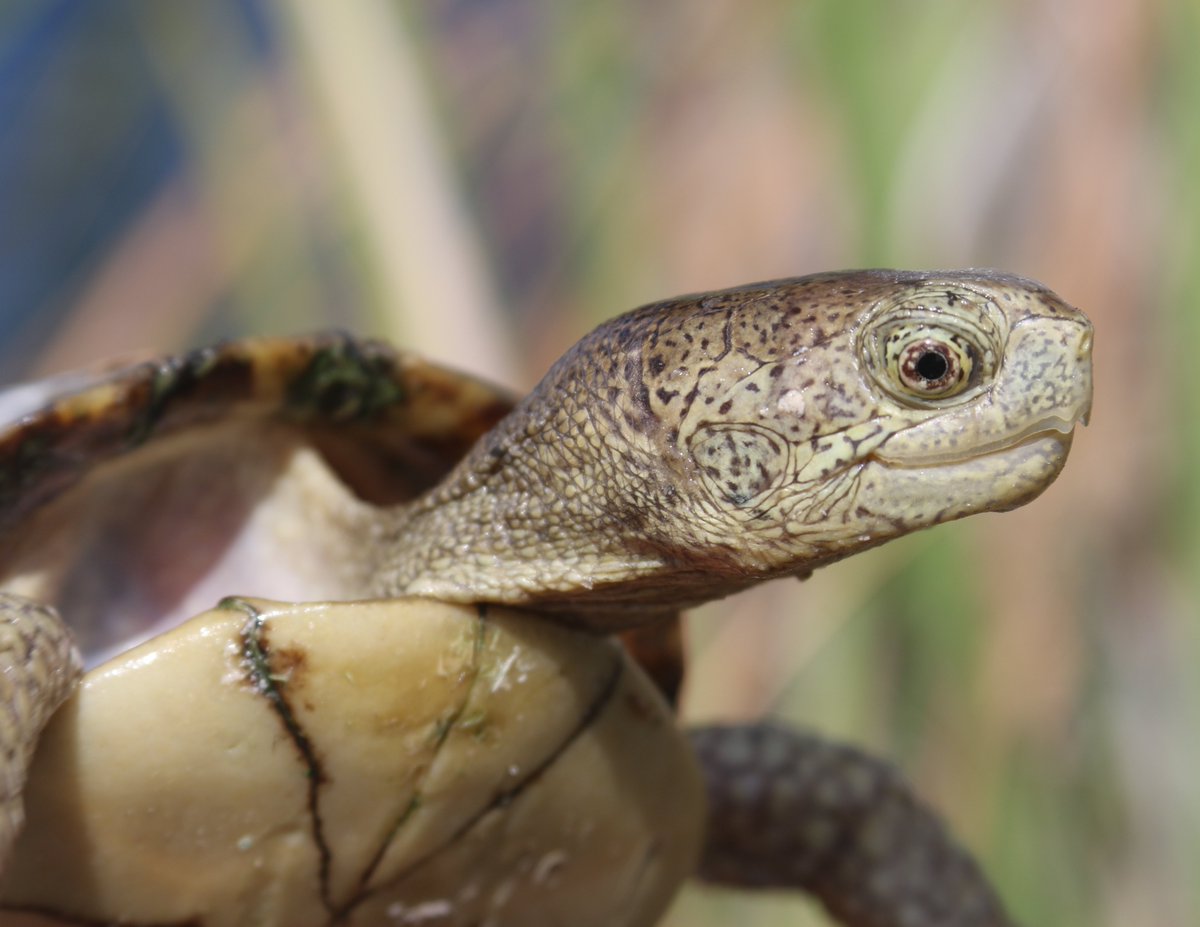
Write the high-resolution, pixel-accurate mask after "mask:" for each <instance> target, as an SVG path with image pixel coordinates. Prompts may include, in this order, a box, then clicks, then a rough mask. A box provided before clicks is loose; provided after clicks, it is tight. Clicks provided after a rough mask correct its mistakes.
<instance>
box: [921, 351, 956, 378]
mask: <svg viewBox="0 0 1200 927" xmlns="http://www.w3.org/2000/svg"><path fill="white" fill-rule="evenodd" d="M916 369H917V373H918V374H920V376H921V379H923V380H940V379H941V378H942V377H944V376H945V375H946V371H947V370H949V369H950V364H949V362H948V361H947V360H946V358H945V357H943V356H942V355H941V354H940V353H939V352H938V351H926V352H925V353H924V354H922V355H921V356H920V357H919V358H917V366H916Z"/></svg>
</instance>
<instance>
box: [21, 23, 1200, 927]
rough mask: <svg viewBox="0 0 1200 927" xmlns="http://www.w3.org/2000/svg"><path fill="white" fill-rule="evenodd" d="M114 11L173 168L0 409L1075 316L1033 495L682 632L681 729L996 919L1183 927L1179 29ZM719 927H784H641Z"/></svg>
mask: <svg viewBox="0 0 1200 927" xmlns="http://www.w3.org/2000/svg"><path fill="white" fill-rule="evenodd" d="M114 8H119V9H120V10H122V11H123V12H122V15H123V16H125V17H126V19H125V20H124V21H125V23H126V25H128V26H129V30H128V31H127V32H125V33H120V32H119V30H118V33H119V34H120V35H121V36H123V38H121V39H120V40H119V41H118V40H117V39H113V38H112V37H111V36H110V38H109V39H108V41H112V42H113V43H114V44H113V45H112V46H111V47H108V48H107V53H111V54H116V53H117V51H120V50H121V49H123V48H124V46H123V45H121V44H120V42H129V43H132V44H133V45H134V46H135V47H136V49H137V50H138V52H139V54H140V55H142V56H144V57H143V58H139V59H138V60H142V61H144V62H146V63H147V64H146V66H147V68H148V77H147V78H146V80H147V81H149V83H150V84H151V85H152V86H154V87H155V88H156V93H157V95H156V96H155V97H154V99H156V100H157V101H158V104H157V105H160V106H161V107H163V108H164V111H165V112H166V113H167V114H168V116H169V118H168V119H167V123H166V124H167V125H169V126H170V128H171V130H172V132H173V136H172V137H173V138H175V139H176V141H177V143H178V145H179V148H180V151H181V152H182V154H181V156H180V158H179V160H178V162H177V163H175V167H174V170H173V171H172V172H170V173H169V175H168V176H167V179H166V180H164V181H163V182H161V183H160V184H158V185H157V186H154V187H152V188H149V189H148V192H146V193H145V194H144V196H143V197H142V199H141V200H139V206H138V209H137V211H136V212H135V213H134V215H133V218H131V219H128V220H123V221H121V222H113V223H111V228H110V229H109V232H108V234H107V235H106V236H98V241H97V243H95V244H94V245H93V246H92V247H91V250H89V251H88V252H87V254H86V256H85V257H82V258H81V257H79V256H78V255H76V256H75V257H73V258H72V262H73V263H71V264H70V268H69V271H70V272H69V274H67V271H66V270H64V271H62V274H63V277H62V279H69V280H70V281H71V285H70V286H69V287H65V288H63V287H59V288H56V289H54V290H53V291H52V293H51V295H50V296H47V297H46V300H45V302H44V305H40V306H39V305H30V306H27V307H25V310H26V311H27V312H28V313H29V318H28V320H27V321H25V322H24V323H23V325H22V326H17V327H15V328H13V329H12V332H13V333H12V334H11V336H9V337H8V339H7V340H6V343H5V345H3V347H4V348H5V350H3V351H2V352H0V356H2V357H4V358H6V359H7V360H6V363H7V364H8V368H7V369H6V370H5V371H4V372H5V374H6V376H5V377H4V378H5V379H7V380H11V379H16V378H17V377H19V376H24V375H29V374H32V373H37V372H44V371H46V370H50V369H57V368H61V367H65V366H74V365H76V364H78V363H81V362H85V361H87V360H90V359H94V358H96V357H98V356H101V355H108V354H113V353H120V352H124V351H129V350H135V349H142V348H158V349H161V348H164V347H172V346H175V345H179V344H183V343H188V342H197V341H201V340H205V339H207V338H209V337H212V336H214V335H220V334H238V333H242V332H246V331H253V330H271V331H284V330H295V329H302V328H312V327H314V326H320V325H329V324H337V325H343V326H350V327H355V328H359V329H365V330H369V331H372V332H377V333H381V334H385V335H389V336H392V337H396V338H400V339H403V340H405V341H407V342H409V343H412V344H414V345H415V346H417V347H419V348H422V349H425V350H428V351H430V352H432V353H434V354H438V355H440V356H442V357H443V358H445V359H446V360H449V361H452V362H455V363H458V364H459V365H461V366H463V367H464V368H467V369H471V370H475V371H478V372H482V373H485V374H487V375H490V376H493V377H499V378H503V379H506V380H508V381H509V382H511V383H513V384H514V385H519V386H522V387H527V386H529V385H530V384H531V383H532V382H534V381H535V380H536V378H537V376H538V375H539V372H540V371H541V370H544V369H545V367H546V365H547V364H548V363H549V362H550V361H551V360H552V359H553V358H554V357H555V356H557V355H558V354H559V353H560V352H561V351H562V350H563V349H564V348H565V347H566V346H567V345H568V344H570V343H571V342H572V341H573V339H574V338H575V337H577V336H578V335H581V334H582V333H583V332H584V331H586V330H587V329H588V328H590V327H591V326H592V325H593V324H595V323H596V322H598V321H599V320H600V319H602V318H605V317H607V316H610V315H612V314H614V313H616V312H618V311H620V310H622V309H625V308H629V307H631V306H633V305H636V304H638V303H640V302H644V301H648V300H650V299H654V298H658V297H663V296H669V295H672V294H675V293H678V292H684V291H695V290H701V289H706V288H710V287H717V286H723V285H732V284H735V283H740V282H746V281H748V280H753V279H763V278H769V277H774V276H786V275H793V274H800V273H806V272H811V271H816V270H821V269H829V268H833V267H848V266H863V265H893V266H895V265H913V266H1000V267H1003V268H1005V269H1007V270H1011V271H1015V272H1018V273H1024V274H1027V275H1029V276H1033V277H1037V278H1039V279H1042V280H1044V281H1045V282H1047V283H1048V284H1050V285H1051V286H1053V287H1054V288H1055V289H1056V290H1058V291H1059V292H1060V293H1062V294H1063V295H1064V296H1065V297H1066V298H1068V299H1070V300H1072V301H1074V302H1076V303H1077V304H1079V305H1080V306H1081V307H1082V308H1084V309H1085V310H1086V311H1088V312H1089V314H1090V315H1091V316H1092V318H1093V320H1094V321H1095V322H1096V326H1097V354H1096V370H1097V377H1098V381H1097V391H1096V404H1095V420H1094V423H1093V424H1092V426H1091V427H1090V428H1088V429H1087V430H1085V431H1083V432H1082V433H1081V434H1080V435H1078V437H1077V439H1076V449H1075V451H1074V454H1073V460H1072V461H1071V463H1070V464H1069V465H1068V467H1067V469H1066V471H1065V474H1064V476H1063V478H1062V479H1061V480H1060V482H1059V483H1058V484H1057V485H1056V486H1055V487H1053V488H1052V489H1051V490H1050V491H1049V492H1048V493H1047V494H1046V495H1045V496H1044V497H1043V498H1042V499H1040V500H1038V501H1037V502H1036V503H1035V504H1033V505H1031V506H1029V507H1028V508H1026V509H1022V510H1021V511H1019V512H1014V513H1011V514H1006V515H1004V516H1003V517H998V518H996V517H988V518H981V519H973V520H970V521H968V522H964V523H961V524H957V525H953V526H948V527H946V528H942V529H938V531H936V532H933V533H930V534H928V535H926V536H920V537H914V538H909V539H906V540H904V541H901V542H897V543H895V544H892V545H889V546H887V547H885V548H883V549H881V550H878V551H875V552H872V553H870V554H868V555H864V556H862V557H859V558H855V559H854V560H852V561H850V562H847V563H845V564H840V565H837V566H835V567H832V568H829V569H827V570H824V571H822V572H821V573H819V574H818V575H817V576H815V577H814V578H813V579H812V580H809V581H807V582H806V583H803V584H799V583H794V582H793V583H786V584H782V585H774V586H771V587H768V588H766V589H763V590H759V591H755V592H753V593H750V594H747V595H745V596H742V597H739V598H738V599H735V600H732V601H730V602H728V603H719V604H718V605H714V606H710V607H707V608H705V609H702V610H700V612H699V613H698V614H697V615H696V616H695V617H694V619H693V622H692V626H691V631H692V658H693V659H692V665H693V668H694V672H693V676H692V679H691V682H690V684H689V690H688V700H687V706H686V711H687V713H688V715H689V716H690V717H694V718H704V719H708V718H713V717H724V718H732V717H752V716H756V715H759V714H761V713H764V712H770V713H774V714H777V715H780V716H783V717H787V718H789V719H792V720H794V721H796V722H797V723H803V724H809V725H813V726H816V727H819V728H821V729H823V730H826V731H829V732H832V733H834V734H836V735H838V736H843V737H846V738H849V739H852V740H854V741H857V742H859V743H863V744H865V745H868V746H870V747H872V748H874V749H876V750H878V751H880V752H882V753H885V754H887V755H889V756H891V757H894V758H895V759H896V761H897V762H898V763H900V764H901V765H902V766H903V767H904V768H905V769H906V770H907V771H908V772H909V774H910V775H911V776H912V777H913V779H914V780H915V781H916V782H917V783H918V785H919V787H920V789H921V790H922V791H923V793H924V794H925V795H927V796H928V797H929V798H930V799H931V800H932V801H933V802H934V803H935V804H937V805H938V806H939V807H941V808H943V809H944V810H945V811H946V813H947V815H948V816H949V818H950V819H951V820H952V821H953V822H954V826H955V828H956V830H957V831H958V833H959V834H960V835H961V836H962V837H963V839H964V840H965V841H966V842H967V843H969V844H970V845H971V846H972V847H974V848H976V849H977V850H978V851H979V852H980V855H981V857H982V858H983V860H984V863H985V866H986V868H987V869H988V870H989V871H990V872H991V873H992V874H993V875H994V876H995V878H996V880H997V881H998V883H999V884H1000V886H1001V887H1002V891H1003V894H1004V896H1005V897H1006V898H1007V899H1008V900H1009V902H1010V904H1011V906H1012V909H1013V910H1014V912H1015V913H1016V914H1017V915H1018V917H1019V920H1020V921H1021V922H1022V923H1028V924H1056V925H1092V927H1103V925H1114V927H1115V925H1121V927H1141V925H1146V927H1160V925H1169V924H1180V925H1182V924H1194V923H1200V879H1198V878H1197V875H1198V873H1200V788H1198V787H1197V785H1196V783H1198V782H1200V733H1198V730H1200V723H1198V722H1200V630H1198V622H1197V618H1198V615H1197V613H1198V611H1200V607H1198V603H1200V531H1198V530H1197V526H1198V525H1200V488H1198V487H1200V480H1198V477H1200V466H1198V463H1197V462H1198V461H1200V374H1198V373H1197V371H1198V370H1200V365H1198V364H1197V363H1196V361H1195V358H1194V357H1193V356H1192V355H1193V353H1194V348H1195V345H1197V344H1200V299H1198V297H1197V295H1196V294H1197V293H1200V179H1198V174H1197V170H1196V167H1197V165H1200V63H1198V58H1197V56H1196V53H1195V50H1196V47H1197V43H1198V42H1200V7H1198V6H1197V5H1196V3H1194V2H1192V0H1110V2H1107V3H1103V4H1092V3H1088V2H1085V0H1061V2H1049V0H1044V2H1043V0H1035V2H1028V3H1021V4H1017V3H1003V2H999V0H988V2H979V3H973V4H962V3H957V2H954V0H923V2H917V0H911V2H904V3H897V4H890V5H880V4H870V3H866V2H864V0H812V2H805V3H791V2H785V0H737V2H735V0H713V2H710V3H706V4H683V3H676V4H658V5H649V4H639V3H632V2H611V3H606V4H589V3H579V2H565V3H545V2H542V3H537V2H533V0H495V2H488V3H482V2H469V0H427V2H424V3H421V4H402V3H394V4H388V3H382V2H375V0H372V2H366V0H364V2H362V3H358V4H344V5H337V4H328V5H322V4H318V3H315V2H303V0H297V2H294V3H287V2H279V3H268V2H262V3H249V2H243V3H238V2H232V0H231V2H228V3H213V4H209V5H188V6H186V7H179V6H175V7H171V8H170V10H171V11H170V12H169V13H167V12H164V8H163V7H161V6H157V5H153V4H145V5H139V4H114ZM24 9H25V10H26V11H28V10H32V9H34V7H33V6H29V5H26V6H25V7H24ZM248 9H249V10H252V12H253V14H254V15H253V17H250V16H249V15H248V14H247V12H246V11H247V10H248ZM33 15H34V14H33V13H28V16H33ZM25 22H26V20H23V19H22V17H21V16H18V15H16V14H10V15H9V16H8V17H7V18H6V19H5V20H4V22H3V23H2V25H3V27H4V28H5V29H7V30H9V32H10V33H12V34H17V33H19V32H20V29H21V28H22V27H23V24H24V23H25ZM214 49H217V50H218V51H214ZM105 53H106V49H105V48H101V49H98V50H97V49H92V54H93V59H94V60H93V63H95V59H99V60H101V61H102V59H103V57H104V55H105ZM101 71H103V69H102V68H101ZM73 79H74V80H75V81H76V82H77V85H76V91H77V94H80V95H81V96H79V97H78V99H79V100H82V101H86V105H87V106H90V107H92V108H96V107H103V105H104V102H103V101H104V99H106V98H105V97H104V96H103V95H101V97H100V101H99V102H98V101H97V98H96V97H95V96H94V94H95V93H101V89H100V88H99V85H98V84H97V83H96V81H95V80H94V75H93V73H92V72H91V71H88V70H87V69H86V68H85V69H83V70H82V71H81V72H80V73H77V74H76V75H75V77H74V78H73ZM69 86H70V84H69V83H68V87H69ZM2 90H4V88H3V87H2V86H0V91H2ZM118 102H119V101H116V100H109V102H108V105H109V106H111V107H114V110H113V111H114V112H117V111H118V110H117V109H116V107H117V105H118ZM77 105H84V104H83V103H79V104H77ZM100 111H101V112H103V111H104V110H103V109H101V110H100ZM96 121H97V120H96V119H95V118H93V120H92V121H91V122H89V123H88V125H89V126H93V127H94V126H95V124H96ZM110 124H111V125H112V126H113V127H114V129H113V131H125V130H124V129H122V126H123V125H124V124H123V123H120V122H118V121H116V120H114V121H112V122H111V123H110ZM68 128H69V120H66V119H65V118H64V129H63V131H64V132H67V131H68ZM91 131H95V129H94V128H93V129H92V130H91ZM68 141H69V136H68ZM64 150H69V149H64ZM3 163H4V162H3V160H2V159H0V166H2V165H3ZM77 168H78V169H79V170H81V171H82V170H86V169H87V168H88V165H77ZM46 169H47V170H48V168H46ZM0 309H3V310H4V311H5V312H9V311H15V310H13V309H12V307H2V306H0ZM35 311H37V312H40V313H42V314H41V315H40V316H35V315H34V312H35ZM47 313H49V315H48V314H47ZM51 318H52V319H53V324H49V323H48V322H47V321H46V320H47V319H51ZM735 918H736V919H737V921H738V923H740V924H742V925H743V927H753V925H758V924H763V925H765V924H771V925H773V927H777V925H784V924H794V925H814V924H821V923H825V921H824V920H823V918H822V915H821V914H820V913H819V912H816V911H814V910H812V909H811V907H810V906H809V905H807V904H806V903H804V902H803V901H798V900H795V899H787V898H770V897H750V896H737V895H733V894H728V893H720V892H713V891H708V890H704V889H691V890H689V891H688V892H687V893H686V894H685V896H684V897H683V898H682V899H681V901H680V902H679V904H678V905H677V907H676V909H675V910H674V911H673V912H672V914H671V915H670V917H669V919H668V921H667V923H668V924H669V925H679V927H683V925H690V927H699V925H704V924H719V923H720V924H723V923H729V922H730V921H731V920H733V919H735Z"/></svg>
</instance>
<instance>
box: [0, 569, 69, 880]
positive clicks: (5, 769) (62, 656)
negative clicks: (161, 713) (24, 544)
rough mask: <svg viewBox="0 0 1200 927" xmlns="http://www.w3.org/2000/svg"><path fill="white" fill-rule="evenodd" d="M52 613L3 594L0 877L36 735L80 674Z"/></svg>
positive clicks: (63, 629)
mask: <svg viewBox="0 0 1200 927" xmlns="http://www.w3.org/2000/svg"><path fill="white" fill-rule="evenodd" d="M80 662H81V661H80V659H79V653H78V652H77V651H76V649H75V645H74V644H73V643H72V641H71V635H70V632H69V631H68V630H67V628H66V626H65V625H64V624H63V623H62V621H61V620H60V619H59V617H58V614H57V613H56V612H55V611H54V609H52V608H48V607H46V606H44V605H39V604H37V603H36V602H32V601H30V600H29V599H25V598H21V597H20V596H15V595H11V594H9V593H4V592H0V872H2V871H3V870H4V866H5V864H6V863H7V862H8V853H9V849H10V848H11V846H12V842H13V839H14V838H15V837H16V835H17V832H18V831H19V830H20V829H21V823H22V822H23V820H24V810H23V805H22V801H21V792H22V790H23V789H24V787H25V775H26V771H27V769H28V767H29V760H30V758H31V757H32V756H33V748H34V746H35V744H36V743H37V735H38V733H39V732H40V731H41V729H42V726H43V725H44V724H45V723H46V721H48V720H49V718H50V716H51V715H52V714H53V713H54V710H55V709H56V708H57V707H58V706H59V705H60V704H61V703H62V701H63V699H65V698H66V697H67V695H69V694H70V693H71V691H72V690H73V689H74V687H75V683H76V682H77V681H78V679H79V675H80V672H81V667H80Z"/></svg>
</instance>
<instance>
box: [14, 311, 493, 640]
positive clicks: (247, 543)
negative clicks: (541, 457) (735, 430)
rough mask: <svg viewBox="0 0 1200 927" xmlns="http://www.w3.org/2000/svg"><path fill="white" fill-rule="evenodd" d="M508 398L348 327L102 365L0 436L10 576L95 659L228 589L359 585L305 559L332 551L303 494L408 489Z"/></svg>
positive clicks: (473, 436)
mask: <svg viewBox="0 0 1200 927" xmlns="http://www.w3.org/2000/svg"><path fill="white" fill-rule="evenodd" d="M76 379H78V378H76ZM51 385H54V384H53V382H52V384H51ZM512 405H513V399H512V397H510V396H508V395H506V394H504V393H503V392H501V391H499V390H497V389H496V388H494V387H491V386H488V385H486V384H484V383H482V382H479V381H477V380H474V379H472V378H470V377H468V376H466V375H464V374H460V373H457V372H454V371H450V370H447V369H445V368H442V367H439V366H437V365H435V364H432V363H430V362H428V361H425V360H424V359H422V358H419V357H417V356H415V355H413V354H410V353H405V352H402V351H397V350H395V349H393V348H391V347H389V346H388V345H386V344H383V343H381V342H377V341H370V340H357V339H354V338H351V337H349V336H346V335H342V334H327V335H318V336H312V337H306V338H295V339H279V338H276V339H246V340H243V341H236V342H227V343H224V344H219V345H216V346H215V347H210V348H204V349H200V350H196V351H193V352H191V353H189V354H187V355H184V356H183V357H180V358H168V359H164V360H157V361H149V362H145V363H141V364H137V365H133V366H128V367H125V368H122V369H118V370H115V371H106V372H101V373H99V374H96V375H95V376H94V377H93V378H92V382H90V383H87V384H86V385H83V386H81V387H79V388H76V389H75V390H73V391H72V392H69V393H67V394H64V395H58V396H55V397H52V398H51V401H49V402H48V404H46V405H44V406H43V407H42V408H41V409H39V410H37V411H35V412H33V413H31V414H27V415H24V416H22V417H20V418H19V419H17V420H16V421H15V423H14V424H12V425H11V426H10V427H9V428H8V429H7V430H5V431H4V432H3V433H0V586H2V587H3V588H5V589H7V590H9V591H13V592H17V593H20V594H23V595H28V596H30V597H31V598H34V599H37V600H39V601H42V602H46V603H48V604H51V605H54V606H56V607H58V608H60V609H61V610H62V611H63V612H64V614H66V615H68V616H69V621H70V624H71V625H72V628H73V629H74V631H75V634H76V636H77V638H78V639H79V642H80V645H81V647H82V648H83V649H84V651H85V652H86V653H88V654H103V653H106V652H109V651H111V649H112V647H113V646H119V643H118V642H128V641H129V640H130V639H132V638H134V637H135V636H137V635H138V634H139V632H143V631H144V632H149V631H153V630H160V629H161V628H163V627H166V626H170V625H171V624H174V623H178V621H179V620H181V619H182V618H184V617H186V616H188V615H190V614H194V613H195V612H197V611H200V610H202V609H204V608H207V607H211V605H212V604H213V603H215V602H216V601H218V600H219V599H220V598H222V597H223V596H225V595H227V594H230V593H233V592H246V593H254V594H258V595H264V596H271V597H275V598H280V599H286V600H292V601H295V600H309V599H321V598H334V597H337V598H344V597H357V596H356V593H357V591H358V590H356V589H354V588H353V587H352V578H350V577H343V576H336V575H329V573H328V571H322V570H321V569H320V568H319V566H315V565H314V564H312V563H311V561H313V560H314V557H315V555H318V554H322V553H323V551H322V550H321V545H320V543H319V541H320V538H319V536H318V535H319V530H318V529H319V525H317V524H316V520H317V519H316V517H315V515H312V513H311V512H310V515H311V520H312V521H313V522H314V525H313V529H314V530H312V531H311V532H308V533H303V532H300V531H298V530H295V529H294V527H293V526H291V525H290V524H289V521H290V520H292V519H294V518H296V517H299V516H300V515H302V514H304V513H303V512H301V511H300V507H301V506H303V505H304V504H305V501H306V500H305V498H304V494H305V493H308V495H309V496H314V495H315V496H316V497H317V498H318V499H324V497H323V495H322V494H324V493H339V494H345V495H346V496H347V497H348V500H347V501H345V502H344V503H343V504H345V505H351V504H353V502H352V500H354V499H358V500H362V501H363V502H364V503H367V504H375V505H379V504H393V503H397V502H402V501H404V500H405V499H407V498H410V497H412V496H414V495H416V494H417V493H419V492H421V491H423V490H424V489H426V488H428V487H429V486H431V485H432V484H433V483H435V482H437V481H438V480H439V479H440V478H441V477H442V476H443V475H444V474H445V473H446V472H447V471H448V470H449V469H450V468H451V467H452V466H453V464H454V463H455V462H456V461H457V460H458V459H459V458H460V457H461V456H462V455H463V454H464V453H465V451H466V450H467V449H468V448H469V447H470V446H471V445H472V444H473V443H474V442H475V441H476V440H477V439H478V438H479V436H480V435H482V434H483V433H484V432H486V431H487V430H488V429H489V428H491V427H492V425H494V424H495V423H496V422H497V421H498V420H499V419H500V418H502V417H503V416H504V415H505V414H506V413H507V412H508V411H509V410H510V409H511V407H512ZM298 456H299V460H298ZM314 463H319V467H320V468H321V469H322V470H327V471H328V476H329V479H327V480H325V481H324V483H323V484H321V485H319V486H311V485H306V484H305V483H304V481H305V480H306V479H308V480H319V479H321V477H320V476H317V475H314V474H313V473H311V472H310V473H298V472H296V471H303V470H304V469H305V467H306V465H309V466H308V467H307V469H308V470H309V471H312V470H313V469H314V467H313V466H311V465H312V464H314ZM268 500H272V501H273V509H272V510H271V511H270V514H271V518H266V517H264V514H265V513H267V512H268ZM322 504H323V505H324V506H325V507H326V508H330V507H332V506H335V505H336V504H337V503H335V502H332V501H329V500H324V501H323V502H322ZM272 519H273V520H272ZM281 547H282V548H283V549H281ZM288 548H290V549H288ZM289 556H290V557H291V558H292V559H291V560H289V559H288V557H289ZM264 561H265V562H264ZM306 563H307V565H308V566H309V567H312V568H310V569H307V570H304V569H296V568H292V569H288V570H287V571H286V572H284V573H283V574H279V573H278V572H277V570H276V568H275V567H274V566H272V564H274V565H281V564H282V565H287V566H289V567H298V566H299V565H301V564H306ZM131 564H136V565H137V566H136V569H130V565H131ZM117 614H119V615H120V616H121V620H120V621H114V615H117Z"/></svg>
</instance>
